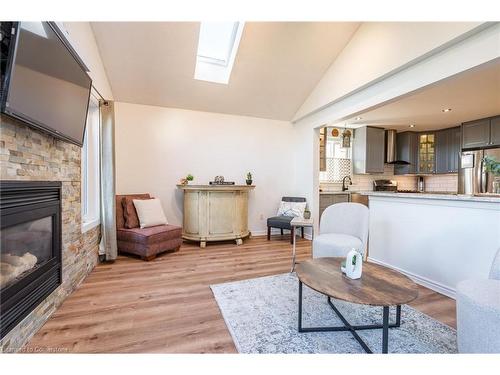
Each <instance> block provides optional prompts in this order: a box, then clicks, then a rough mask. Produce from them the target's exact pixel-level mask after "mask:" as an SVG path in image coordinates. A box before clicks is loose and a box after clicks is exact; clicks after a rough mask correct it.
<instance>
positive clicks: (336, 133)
mask: <svg viewBox="0 0 500 375" xmlns="http://www.w3.org/2000/svg"><path fill="white" fill-rule="evenodd" d="M339 135H340V132H339V129H337V128H333V129H332V137H335V138H337V137H338V136H339Z"/></svg>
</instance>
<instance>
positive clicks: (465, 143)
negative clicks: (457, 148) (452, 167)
mask: <svg viewBox="0 0 500 375" xmlns="http://www.w3.org/2000/svg"><path fill="white" fill-rule="evenodd" d="M489 145H490V119H489V118H487V119H481V120H475V121H469V122H464V123H463V124H462V148H464V149H469V148H476V147H486V146H489Z"/></svg>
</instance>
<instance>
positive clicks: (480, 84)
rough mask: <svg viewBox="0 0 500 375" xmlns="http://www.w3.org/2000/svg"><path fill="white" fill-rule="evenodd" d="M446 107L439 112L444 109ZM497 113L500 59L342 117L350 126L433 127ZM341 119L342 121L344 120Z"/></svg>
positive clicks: (498, 105)
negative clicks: (353, 116) (383, 103)
mask: <svg viewBox="0 0 500 375" xmlns="http://www.w3.org/2000/svg"><path fill="white" fill-rule="evenodd" d="M448 108H449V109H450V111H448V112H443V110H444V109H448ZM498 114H500V59H496V60H493V61H491V62H489V63H486V64H484V65H480V66H478V67H475V68H473V69H470V70H468V71H465V72H462V73H459V74H457V75H455V76H452V77H449V78H447V79H444V80H442V81H439V82H436V83H434V84H432V85H430V86H427V87H424V88H422V89H420V90H418V91H416V92H413V93H410V94H408V95H405V96H404V97H401V98H399V99H397V100H395V101H393V102H391V103H389V104H386V105H383V106H380V107H378V108H375V109H372V110H370V111H367V112H364V113H361V114H357V115H356V116H359V117H361V119H359V120H358V119H356V118H350V119H345V121H344V122H345V123H347V124H350V125H351V126H355V127H357V126H363V125H370V126H378V127H383V128H386V129H397V130H409V125H410V124H413V125H415V127H414V128H413V129H412V130H416V131H422V130H436V129H443V128H447V127H451V126H456V125H459V124H461V123H462V122H466V121H471V120H477V119H480V118H485V117H490V116H496V115H498ZM344 122H343V123H344Z"/></svg>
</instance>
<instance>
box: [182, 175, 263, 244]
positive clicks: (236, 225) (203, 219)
mask: <svg viewBox="0 0 500 375" xmlns="http://www.w3.org/2000/svg"><path fill="white" fill-rule="evenodd" d="M177 187H178V188H179V189H182V190H183V191H184V220H183V222H184V223H183V228H182V238H184V239H186V240H192V241H199V242H200V247H205V246H206V244H207V241H223V240H235V241H236V244H237V245H241V244H242V243H243V238H245V237H248V236H249V235H250V231H249V230H248V192H249V190H251V189H253V188H255V186H248V185H177Z"/></svg>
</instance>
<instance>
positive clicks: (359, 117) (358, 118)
mask: <svg viewBox="0 0 500 375" xmlns="http://www.w3.org/2000/svg"><path fill="white" fill-rule="evenodd" d="M362 118H363V117H361V116H358V117H356V118H355V119H354V120H355V121H359V120H361V119H362Z"/></svg>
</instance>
